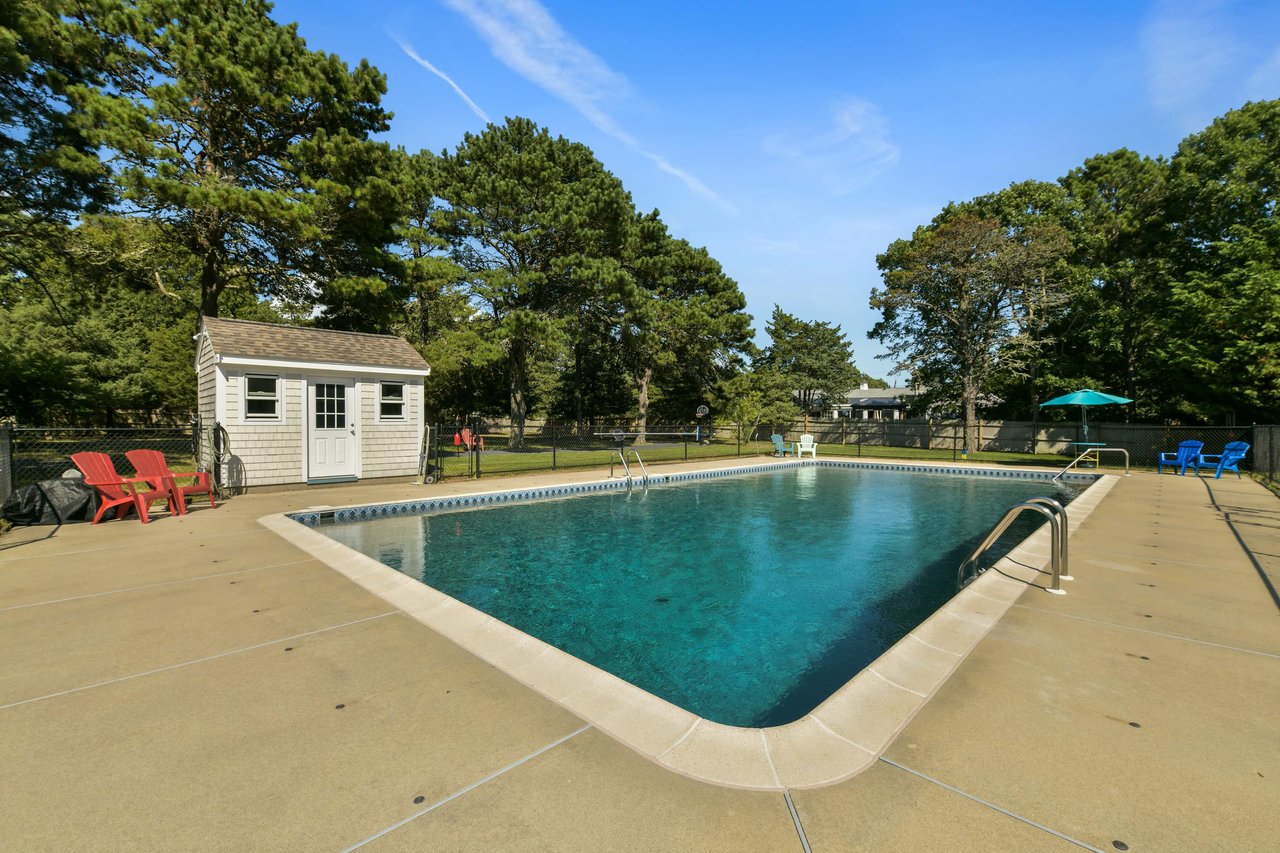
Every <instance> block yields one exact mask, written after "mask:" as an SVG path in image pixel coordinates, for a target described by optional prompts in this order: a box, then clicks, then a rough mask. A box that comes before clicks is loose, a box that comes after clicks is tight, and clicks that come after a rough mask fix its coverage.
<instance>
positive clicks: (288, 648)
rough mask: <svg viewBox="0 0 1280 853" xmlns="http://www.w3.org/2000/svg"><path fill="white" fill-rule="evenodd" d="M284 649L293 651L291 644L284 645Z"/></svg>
mask: <svg viewBox="0 0 1280 853" xmlns="http://www.w3.org/2000/svg"><path fill="white" fill-rule="evenodd" d="M284 650H285V651H286V652H291V651H293V646H285V649H284Z"/></svg>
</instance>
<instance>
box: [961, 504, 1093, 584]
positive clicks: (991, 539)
mask: <svg viewBox="0 0 1280 853" xmlns="http://www.w3.org/2000/svg"><path fill="white" fill-rule="evenodd" d="M1028 510H1030V511H1031V512H1038V513H1040V514H1041V515H1043V516H1044V517H1045V518H1047V519H1049V542H1050V546H1049V552H1050V558H1049V563H1050V566H1051V568H1052V572H1053V580H1052V585H1051V586H1050V587H1049V588H1048V589H1046V590H1045V592H1051V593H1053V594H1054V595H1066V594H1067V593H1066V591H1065V590H1064V589H1063V588H1062V579H1063V578H1064V577H1065V578H1066V579H1067V580H1070V579H1071V575H1070V574H1066V572H1068V571H1069V566H1067V564H1066V558H1067V546H1066V539H1067V530H1066V519H1067V512H1066V510H1065V509H1063V507H1062V504H1060V503H1058V502H1057V501H1055V500H1054V499H1053V498H1031V499H1030V500H1026V501H1023V502H1022V503H1020V504H1018V505H1017V506H1015V507H1013V508H1012V509H1010V510H1009V511H1008V512H1006V513H1005V514H1004V518H1002V519H1000V522H999V523H998V524H996V526H995V527H993V528H991V532H990V533H988V534H987V537H986V538H985V539H983V540H982V544H981V545H979V546H978V547H977V548H975V549H974V551H973V553H972V554H970V555H969V558H968V559H967V560H965V561H964V562H963V563H961V564H960V568H959V570H958V571H957V573H956V586H957V587H959V588H963V587H965V586H966V585H967V584H968V583H971V582H972V581H968V582H966V581H965V575H966V571H965V570H966V569H967V568H968V567H969V565H970V564H973V566H974V573H973V579H974V580H976V579H977V577H978V575H980V574H982V570H981V569H979V568H978V567H977V561H978V558H979V557H981V556H982V554H983V552H985V551H986V550H987V549H988V548H990V547H991V546H992V545H994V544H995V542H996V540H997V539H999V538H1000V536H1001V535H1002V534H1003V533H1004V532H1005V531H1006V530H1008V529H1009V525H1010V524H1013V521H1014V519H1016V518H1017V517H1018V516H1019V515H1021V514H1022V513H1024V512H1026V511H1028Z"/></svg>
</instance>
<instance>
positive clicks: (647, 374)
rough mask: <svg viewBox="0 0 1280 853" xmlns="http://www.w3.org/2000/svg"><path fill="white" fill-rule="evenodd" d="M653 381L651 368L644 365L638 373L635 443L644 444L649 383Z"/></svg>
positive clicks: (647, 422) (647, 421) (647, 423)
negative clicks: (638, 392)
mask: <svg viewBox="0 0 1280 853" xmlns="http://www.w3.org/2000/svg"><path fill="white" fill-rule="evenodd" d="M652 381H653V368H652V367H646V368H645V369H644V372H643V373H641V374H640V379H639V383H640V394H639V400H638V402H637V416H636V432H638V433H639V435H637V436H636V444H646V443H647V442H646V441H645V438H644V433H645V430H646V429H648V427H649V383H651V382H652Z"/></svg>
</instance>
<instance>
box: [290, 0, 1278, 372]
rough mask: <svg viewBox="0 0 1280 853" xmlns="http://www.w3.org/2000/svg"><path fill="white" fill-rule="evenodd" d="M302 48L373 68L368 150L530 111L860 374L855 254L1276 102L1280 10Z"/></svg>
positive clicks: (891, 9)
mask: <svg viewBox="0 0 1280 853" xmlns="http://www.w3.org/2000/svg"><path fill="white" fill-rule="evenodd" d="M274 16H275V18H276V19H277V20H279V21H297V22H298V23H299V28H300V32H301V34H302V35H303V37H304V38H306V39H307V42H308V44H309V45H310V46H311V47H312V48H315V49H321V50H326V51H331V52H334V53H337V54H338V55H339V56H341V57H342V58H343V59H344V60H346V61H347V62H348V63H355V62H357V61H358V60H359V59H361V58H366V59H368V60H369V61H370V62H372V63H373V64H374V65H376V66H378V68H380V69H381V70H382V71H383V72H384V73H385V74H386V75H387V77H388V89H389V91H388V94H387V97H386V99H385V101H384V103H385V105H386V106H387V107H388V108H389V109H391V110H392V111H394V112H395V114H396V116H395V119H394V121H393V122H392V130H391V132H390V133H389V134H388V140H389V141H391V142H393V143H394V144H397V145H403V146H404V147H406V148H408V149H409V150H418V149H422V148H427V149H431V150H433V151H440V150H442V149H446V148H448V149H452V148H453V147H454V146H455V145H456V144H457V143H458V142H459V141H460V140H461V139H462V135H463V134H464V133H466V132H468V131H471V132H478V131H480V130H482V129H483V127H484V125H485V118H484V117H487V118H488V119H489V120H492V121H495V122H501V121H502V120H503V118H504V117H506V116H514V115H521V116H527V117H529V118H531V119H533V120H535V121H537V122H539V123H540V124H542V125H545V126H546V127H548V128H549V129H550V130H551V131H552V133H555V134H559V135H563V136H565V137H568V138H569V139H572V140H574V141H577V142H581V143H583V144H585V145H587V146H589V147H590V148H591V149H592V150H593V151H594V152H595V154H596V156H597V157H598V158H599V159H600V160H601V162H603V163H604V165H605V166H606V167H607V168H608V169H609V170H610V171H612V172H613V173H614V174H615V175H617V176H618V177H619V178H621V179H622V181H623V183H624V184H625V185H626V187H627V189H628V190H629V191H630V192H631V194H632V196H633V197H634V199H635V202H636V205H637V207H639V208H640V209H642V210H651V209H653V208H658V209H659V210H661V211H662V215H663V219H664V220H665V221H666V222H667V224H668V225H669V226H670V228H671V230H672V232H673V233H674V234H675V235H676V236H679V237H683V238H685V239H687V240H689V241H690V242H691V243H693V244H695V245H700V246H706V247H707V249H708V250H709V251H710V252H711V254H712V255H713V256H714V257H716V258H717V259H718V260H719V261H720V262H721V263H722V264H723V265H724V267H725V270H726V271H727V272H728V274H729V275H731V276H733V277H734V278H735V279H736V280H737V281H738V283H739V284H740V285H741V287H742V290H743V292H744V293H745V294H746V296H747V303H748V310H749V311H750V312H751V313H752V314H753V315H754V317H755V324H756V328H757V330H759V331H760V332H761V336H760V339H761V342H762V343H763V342H764V340H765V339H764V336H763V328H764V323H765V321H766V320H767V318H768V316H769V313H770V312H771V311H772V309H773V305H774V304H775V303H777V304H780V305H781V306H782V307H783V309H784V310H786V311H788V312H790V313H792V314H796V315H798V316H800V317H801V318H803V319H806V320H828V321H832V322H835V323H839V324H840V325H841V326H842V327H843V329H844V331H845V332H846V333H847V334H848V336H849V338H850V339H851V340H852V341H853V345H854V355H855V360H856V361H857V363H858V366H859V367H860V368H861V369H862V370H864V371H866V372H868V373H871V374H872V375H876V376H887V374H888V371H889V365H888V363H887V362H885V361H883V360H878V359H875V358H874V356H876V355H877V354H879V353H880V352H881V351H882V350H881V349H880V347H879V346H878V344H876V343H875V342H873V341H869V340H868V339H867V338H866V333H867V331H868V330H869V329H870V328H871V326H872V325H873V324H874V323H875V321H876V315H875V312H873V311H872V310H871V309H870V308H869V307H868V304H867V303H868V298H869V295H870V292H871V289H872V288H873V287H875V286H877V285H878V284H879V281H880V279H879V274H878V272H877V270H876V263H875V256H876V254H877V253H879V252H881V251H883V250H884V248H885V247H886V246H887V245H888V244H889V243H890V242H891V241H892V240H894V239H896V238H898V237H906V236H909V235H910V233H911V231H912V229H914V228H915V226H917V225H920V224H923V223H925V222H927V221H928V220H929V219H931V218H932V217H933V216H934V214H936V213H937V212H938V211H939V210H940V209H941V208H942V206H943V205H945V204H946V203H947V202H949V201H962V200H965V199H968V198H972V197H974V196H976V195H980V194H982V193H986V192H992V191H995V190H997V189H1000V188H1001V187H1004V186H1007V185H1008V184H1010V183H1013V182H1015V181H1022V180H1027V179H1039V180H1056V179H1057V178H1058V177H1060V176H1062V175H1063V174H1065V173H1066V172H1067V171H1069V170H1070V169H1072V168H1074V167H1075V166H1078V165H1079V164H1080V163H1081V162H1082V161H1083V160H1084V159H1085V158H1086V157H1089V156H1091V155H1093V154H1098V153H1104V152H1107V151H1112V150H1115V149H1117V148H1122V147H1127V148H1130V149H1133V150H1135V151H1138V152H1140V153H1142V154H1146V155H1150V156H1155V155H1165V156H1168V155H1170V154H1172V153H1173V151H1174V149H1175V148H1176V147H1177V144H1178V142H1179V141H1180V140H1181V139H1182V138H1183V137H1184V136H1186V135H1187V134H1188V133H1192V132H1194V131H1196V130H1199V129H1201V128H1202V127H1204V126H1205V125H1207V124H1208V123H1209V122H1210V121H1211V120H1212V119H1213V118H1214V117H1215V116H1218V115H1221V114H1222V113H1224V112H1226V111H1227V110H1229V109H1232V108H1234V107H1238V106H1240V105H1241V104H1243V103H1244V102H1246V101H1248V100H1259V99H1264V98H1276V97H1280V3H1277V2H1275V0H1267V2H1181V1H1179V2H1154V3H1133V2H1123V0H1121V2H1115V0H1112V2H1104V3H1095V2H1074V3H1069V4H1068V3H1061V4H1059V3H1053V4H1050V3H1024V4H1012V3H956V2H940V3H933V2H912V3H904V4H896V3H883V2H851V0H846V2H809V3H803V4H801V3H796V4H787V5H782V4H779V3H764V2H752V0H745V1H744V2H732V3H731V2H711V0H646V1H645V2H643V3H641V2H635V3H609V2H599V0H593V2H584V1H583V0H541V2H538V0H418V2H403V0H400V2H397V0H365V2H363V3H360V4H352V3H350V2H349V0H347V1H346V2H337V0H284V2H278V3H277V5H276V9H275V12H274Z"/></svg>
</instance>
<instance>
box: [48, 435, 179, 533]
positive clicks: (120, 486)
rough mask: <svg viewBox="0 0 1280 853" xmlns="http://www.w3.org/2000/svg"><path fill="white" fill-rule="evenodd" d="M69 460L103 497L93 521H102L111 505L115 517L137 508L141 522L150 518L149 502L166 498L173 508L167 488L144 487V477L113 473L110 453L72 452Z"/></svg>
mask: <svg viewBox="0 0 1280 853" xmlns="http://www.w3.org/2000/svg"><path fill="white" fill-rule="evenodd" d="M71 461H72V462H73V463H75V466H76V467H77V468H79V469H80V472H81V473H82V474H84V481H85V483H86V484H87V485H90V486H93V487H94V488H95V489H97V490H98V496H99V497H100V498H101V499H102V505H101V506H99V507H98V513H97V515H95V516H94V517H93V522H92V523H93V524H97V523H98V522H99V521H101V520H102V516H103V515H104V514H106V511H107V510H109V509H112V508H115V511H116V518H124V517H125V516H126V515H128V514H129V510H130V509H136V510H137V511H138V518H139V519H141V520H142V523H143V524H148V523H149V522H150V521H151V519H150V518H149V517H148V515H147V513H148V510H150V508H151V504H153V503H155V502H156V501H158V500H168V501H169V509H170V511H172V509H173V499H172V495H171V494H170V493H169V490H168V489H167V488H161V489H150V488H146V486H147V481H146V480H143V479H140V478H138V477H121V476H120V475H119V474H117V473H116V466H115V464H114V463H112V461H111V457H110V456H108V455H107V454H105V453H93V452H90V451H84V452H82V453H73V454H71Z"/></svg>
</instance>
